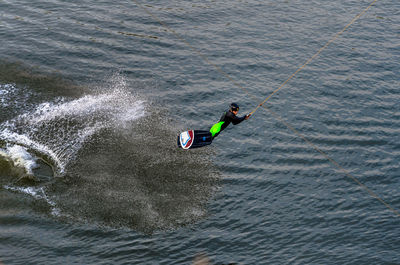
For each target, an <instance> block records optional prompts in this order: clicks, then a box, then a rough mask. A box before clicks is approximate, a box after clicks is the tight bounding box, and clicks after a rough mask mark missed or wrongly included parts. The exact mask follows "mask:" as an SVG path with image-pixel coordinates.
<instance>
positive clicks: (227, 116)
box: [210, 103, 251, 139]
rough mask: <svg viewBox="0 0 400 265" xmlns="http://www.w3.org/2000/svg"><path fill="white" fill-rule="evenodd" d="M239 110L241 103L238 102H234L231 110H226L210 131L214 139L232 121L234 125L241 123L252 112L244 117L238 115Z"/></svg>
mask: <svg viewBox="0 0 400 265" xmlns="http://www.w3.org/2000/svg"><path fill="white" fill-rule="evenodd" d="M238 112H239V105H238V104H236V103H232V104H231V106H230V108H229V111H226V112H225V113H224V114H223V115H222V117H221V119H220V120H219V122H218V123H216V124H214V125H213V126H212V127H211V129H210V133H211V135H212V139H214V138H215V137H217V136H218V135H219V134H220V133H221V132H222V131H223V130H224V129H225V128H226V127H228V125H229V124H231V122H232V123H233V125H236V124H239V123H241V122H242V121H244V120H248V119H249V118H250V115H251V114H247V115H245V116H243V117H238V116H236V115H237V114H238Z"/></svg>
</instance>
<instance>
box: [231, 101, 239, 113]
mask: <svg viewBox="0 0 400 265" xmlns="http://www.w3.org/2000/svg"><path fill="white" fill-rule="evenodd" d="M231 110H232V111H237V110H239V105H238V104H236V103H232V104H231Z"/></svg>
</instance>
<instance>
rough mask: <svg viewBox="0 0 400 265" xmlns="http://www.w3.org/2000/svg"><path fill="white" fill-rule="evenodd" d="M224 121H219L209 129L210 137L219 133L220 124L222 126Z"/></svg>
mask: <svg viewBox="0 0 400 265" xmlns="http://www.w3.org/2000/svg"><path fill="white" fill-rule="evenodd" d="M224 123H225V122H224V121H220V122H218V123H216V124H214V125H213V126H212V127H211V129H210V133H211V135H212V137H214V136H215V135H216V134H217V133H219V132H220V131H221V126H222V124H224Z"/></svg>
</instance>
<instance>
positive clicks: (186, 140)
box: [179, 130, 194, 149]
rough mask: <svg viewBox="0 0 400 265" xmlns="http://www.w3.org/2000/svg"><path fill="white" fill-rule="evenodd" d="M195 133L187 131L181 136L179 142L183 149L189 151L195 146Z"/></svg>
mask: <svg viewBox="0 0 400 265" xmlns="http://www.w3.org/2000/svg"><path fill="white" fill-rule="evenodd" d="M193 139H194V132H193V130H190V131H186V132H183V133H181V134H180V136H179V141H180V144H181V147H182V148H183V149H189V148H190V147H191V146H192V144H193Z"/></svg>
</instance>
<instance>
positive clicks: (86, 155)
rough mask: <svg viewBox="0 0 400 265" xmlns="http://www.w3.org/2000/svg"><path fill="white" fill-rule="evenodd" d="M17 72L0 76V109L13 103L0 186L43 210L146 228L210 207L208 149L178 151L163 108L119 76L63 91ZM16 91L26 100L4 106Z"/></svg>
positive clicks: (212, 186)
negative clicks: (93, 86)
mask: <svg viewBox="0 0 400 265" xmlns="http://www.w3.org/2000/svg"><path fill="white" fill-rule="evenodd" d="M0 68H1V67H0ZM21 69H23V70H21V71H22V72H24V73H25V72H26V70H24V69H25V68H24V67H22V68H21ZM1 70H3V71H6V72H7V71H8V70H7V69H4V67H3V68H1ZM15 72H16V73H15V74H14V78H15V80H12V78H10V79H9V80H7V81H4V80H3V81H1V82H2V83H1V84H0V85H1V89H2V90H1V91H2V93H3V94H5V95H6V97H4V98H5V100H3V101H2V102H1V103H2V107H4V108H5V107H7V108H9V109H11V110H10V112H9V115H8V116H6V117H5V119H3V121H2V122H1V123H0V143H1V146H0V152H1V153H0V167H1V169H2V170H1V171H2V173H1V174H0V177H1V180H0V184H1V189H2V190H1V192H8V193H10V194H15V196H21V194H23V195H28V196H30V198H32V199H33V200H37V201H40V202H41V204H43V202H45V203H46V204H47V207H42V211H43V212H49V213H50V215H51V216H52V217H54V218H57V219H59V220H62V221H67V222H85V223H92V224H96V225H102V226H109V227H126V228H131V229H134V230H137V231H141V232H144V233H152V232H153V231H155V230H164V229H173V228H177V227H179V226H182V225H187V224H191V223H194V222H196V221H197V220H199V219H201V218H204V217H205V216H206V215H207V211H206V206H207V202H208V200H209V199H210V198H211V197H212V195H213V192H214V191H215V190H216V189H217V187H218V173H217V170H216V168H215V166H214V165H213V163H212V162H211V157H212V155H213V154H212V148H203V149H198V150H193V151H192V150H191V151H184V150H182V149H178V148H177V146H176V135H177V133H178V131H179V129H177V128H176V126H174V125H173V124H174V122H173V121H171V120H169V119H168V117H167V115H166V114H165V111H163V110H162V107H161V106H158V105H157V106H152V105H151V104H149V103H147V102H146V101H145V100H143V99H140V96H138V95H136V94H135V93H134V91H132V90H134V88H132V87H131V86H129V85H127V82H126V81H125V80H124V77H122V76H121V75H119V74H116V75H114V76H112V77H110V78H109V80H107V81H106V82H104V84H103V85H102V86H101V87H99V88H97V89H95V91H94V90H90V91H88V92H87V93H86V94H83V93H81V95H78V94H76V95H75V96H73V97H67V96H66V94H65V93H66V92H65V91H69V90H71V91H73V90H75V85H71V86H72V87H73V88H66V89H64V88H65V86H68V85H67V83H64V84H65V86H62V87H57V86H55V87H53V86H52V84H51V83H53V82H56V81H55V80H54V79H53V78H48V77H46V76H45V75H42V74H40V76H39V77H38V76H35V75H33V76H31V77H29V76H26V75H25V74H24V73H20V74H18V71H17V70H15ZM1 75H4V73H2V74H0V76H1ZM21 76H26V79H24V78H23V79H24V82H23V84H22V85H21V82H19V81H20V80H21V79H20V78H21ZM29 78H31V79H32V85H33V86H35V88H34V89H32V88H31V87H30V85H31V83H30V81H29ZM0 80H2V79H0ZM38 80H41V81H40V82H44V83H46V84H44V83H43V84H42V83H40V82H39V81H38ZM49 83H50V84H49ZM46 87H47V88H46ZM59 89H60V90H62V91H58V90H59ZM77 90H79V91H84V88H81V87H80V88H78V89H77ZM45 91H50V93H46V92H45ZM21 93H23V94H26V95H28V96H27V97H28V99H27V101H29V102H30V105H29V104H28V105H29V106H30V107H28V108H26V106H27V104H26V103H25V102H24V101H21V102H20V103H19V104H12V105H10V103H11V101H14V100H15V99H16V100H18V99H19V98H20V97H19V95H20V94H21ZM42 93H44V94H47V95H49V94H51V95H52V96H49V97H47V96H43V94H42ZM67 94H68V93H67ZM44 99H45V100H44ZM51 169H52V170H53V172H52V171H51ZM21 178H22V180H21ZM35 210H37V209H35Z"/></svg>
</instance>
